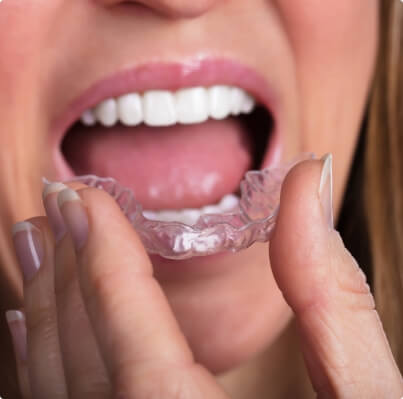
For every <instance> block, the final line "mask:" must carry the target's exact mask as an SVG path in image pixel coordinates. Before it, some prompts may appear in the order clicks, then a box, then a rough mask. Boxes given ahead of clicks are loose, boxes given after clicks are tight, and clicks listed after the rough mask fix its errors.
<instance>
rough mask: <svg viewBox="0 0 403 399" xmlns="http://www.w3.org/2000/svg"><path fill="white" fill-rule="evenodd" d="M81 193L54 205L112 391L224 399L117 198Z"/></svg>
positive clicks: (140, 395) (66, 195)
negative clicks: (74, 258)
mask: <svg viewBox="0 0 403 399" xmlns="http://www.w3.org/2000/svg"><path fill="white" fill-rule="evenodd" d="M80 195H81V197H82V199H83V200H81V199H80V196H79V195H78V194H77V193H76V192H75V191H73V190H69V189H67V190H63V191H62V192H61V193H60V194H59V196H58V204H59V206H60V207H61V212H62V214H63V218H64V221H65V223H66V226H67V227H68V230H69V232H70V233H71V236H72V238H73V242H74V244H75V248H76V253H77V263H78V276H79V282H80V287H81V292H82V296H83V299H84V303H85V306H86V309H87V311H88V315H89V318H90V321H91V324H92V326H93V328H94V332H95V335H96V338H97V340H98V342H99V346H100V350H101V354H102V356H103V357H104V359H105V362H106V366H107V369H108V372H109V375H110V378H111V381H112V384H113V389H114V394H115V395H122V397H123V396H124V395H127V397H136V398H140V399H141V398H149V397H164V398H172V397H175V398H177V397H191V398H201V397H208V398H222V397H225V395H224V393H223V392H222V391H221V389H220V388H219V387H218V385H217V384H216V382H215V380H214V378H213V377H212V376H211V375H210V374H208V373H207V372H206V370H205V369H204V368H202V367H201V366H199V365H196V364H195V362H194V359H193V356H192V353H191V351H190V348H189V347H188V345H187V343H186V340H185V338H184V336H183V334H182V332H181V330H180V328H179V326H178V324H177V322H176V319H175V318H174V316H173V313H172V311H171V309H170V307H169V305H168V302H167V300H166V298H165V296H164V294H163V291H162V289H161V287H160V286H159V284H158V283H157V281H156V280H155V279H154V278H153V275H152V265H151V263H150V260H149V258H148V256H147V254H146V252H145V250H144V248H143V246H142V244H141V241H140V239H139V237H138V236H137V234H136V232H135V231H134V229H133V227H132V226H131V225H130V223H129V222H128V221H127V219H126V217H125V216H124V215H123V213H122V212H121V211H120V209H119V206H118V205H117V203H116V202H115V201H114V199H113V198H112V197H110V196H109V195H108V194H107V193H105V192H103V191H101V190H98V189H93V188H89V189H84V190H80ZM84 204H85V205H86V207H84ZM124 397H125V396H124Z"/></svg>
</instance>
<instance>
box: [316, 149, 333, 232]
mask: <svg viewBox="0 0 403 399" xmlns="http://www.w3.org/2000/svg"><path fill="white" fill-rule="evenodd" d="M332 158H333V157H332V154H326V155H325V156H324V157H323V158H322V159H321V160H322V161H323V166H322V173H321V176H320V183H319V199H320V203H321V205H322V211H323V215H324V218H325V220H326V223H327V225H328V226H329V229H331V230H333V228H334V222H333V170H332V160H333V159H332Z"/></svg>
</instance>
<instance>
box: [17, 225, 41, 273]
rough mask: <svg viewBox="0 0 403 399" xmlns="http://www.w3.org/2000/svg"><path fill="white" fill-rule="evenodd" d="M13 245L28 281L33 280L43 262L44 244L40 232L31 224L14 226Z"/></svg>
mask: <svg viewBox="0 0 403 399" xmlns="http://www.w3.org/2000/svg"><path fill="white" fill-rule="evenodd" d="M12 233H13V243H14V248H15V252H16V255H17V260H18V263H19V265H20V268H21V271H22V274H23V276H24V279H25V280H26V281H29V280H31V279H32V278H33V277H34V276H35V274H36V272H37V271H38V270H39V268H40V266H41V263H42V261H43V255H44V250H43V242H42V235H41V232H40V230H39V229H38V228H37V227H36V226H34V225H33V224H32V223H29V222H19V223H16V224H15V225H14V226H13V229H12Z"/></svg>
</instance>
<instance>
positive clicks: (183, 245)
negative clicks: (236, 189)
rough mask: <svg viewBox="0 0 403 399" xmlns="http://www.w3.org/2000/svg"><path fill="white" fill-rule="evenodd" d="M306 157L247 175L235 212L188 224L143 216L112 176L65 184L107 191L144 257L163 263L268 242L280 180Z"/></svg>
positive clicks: (129, 192)
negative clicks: (142, 248)
mask: <svg viewBox="0 0 403 399" xmlns="http://www.w3.org/2000/svg"><path fill="white" fill-rule="evenodd" d="M312 158H314V155H313V154H302V155H300V156H299V157H298V158H296V159H295V160H293V161H291V162H288V163H286V164H283V165H279V166H276V167H272V168H266V169H263V170H261V171H249V172H247V173H246V174H245V176H244V178H243V180H242V181H241V184H240V191H241V198H240V201H239V204H238V206H237V207H236V208H234V209H233V210H232V211H231V212H226V213H222V214H206V215H202V216H201V217H200V218H199V219H198V221H197V222H196V223H195V224H194V225H192V226H190V225H186V224H184V223H180V222H161V221H153V220H149V219H147V218H145V217H144V216H143V208H142V206H141V204H140V203H139V202H137V201H136V199H135V196H134V193H133V191H132V190H130V189H128V188H126V187H124V186H122V185H120V184H119V182H117V181H116V180H115V179H114V178H112V177H106V178H105V177H98V176H95V175H85V176H75V177H74V178H73V179H71V180H68V181H67V182H73V181H79V182H81V183H84V184H86V185H88V186H90V187H96V188H99V189H102V190H105V191H106V192H108V193H109V194H110V195H111V196H112V197H113V198H114V199H115V200H116V201H117V203H118V204H119V206H120V208H121V210H122V211H123V213H124V214H125V215H126V217H127V218H128V220H129V221H130V223H131V224H132V226H133V227H134V228H135V229H136V231H137V233H138V234H139V236H140V238H141V240H142V242H143V244H144V246H145V248H146V250H147V252H148V253H150V254H157V255H160V256H162V257H164V258H167V259H187V258H191V257H194V256H206V255H212V254H215V253H218V252H223V251H230V252H238V251H241V250H243V249H246V248H248V247H250V246H251V245H252V244H254V243H255V242H267V241H269V240H270V237H271V235H272V232H273V229H274V226H275V223H276V217H277V211H278V207H279V204H280V192H281V185H282V183H283V180H284V178H285V176H286V175H287V173H288V172H289V170H290V169H291V168H292V167H293V166H294V165H296V164H297V163H299V162H301V161H303V160H306V159H312Z"/></svg>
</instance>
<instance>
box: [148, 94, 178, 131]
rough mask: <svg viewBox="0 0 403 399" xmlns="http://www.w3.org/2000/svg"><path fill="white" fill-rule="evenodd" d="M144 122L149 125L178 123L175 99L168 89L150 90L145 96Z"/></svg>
mask: <svg viewBox="0 0 403 399" xmlns="http://www.w3.org/2000/svg"><path fill="white" fill-rule="evenodd" d="M143 111H144V123H145V124H146V125H149V126H170V125H174V124H175V123H176V107H175V99H174V96H173V94H172V93H171V92H169V91H166V90H150V91H147V92H146V93H144V96H143Z"/></svg>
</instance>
